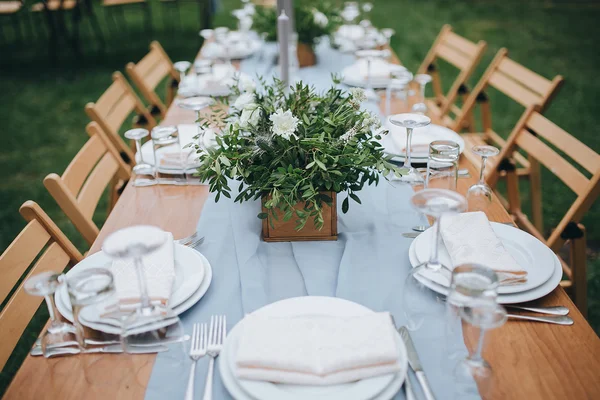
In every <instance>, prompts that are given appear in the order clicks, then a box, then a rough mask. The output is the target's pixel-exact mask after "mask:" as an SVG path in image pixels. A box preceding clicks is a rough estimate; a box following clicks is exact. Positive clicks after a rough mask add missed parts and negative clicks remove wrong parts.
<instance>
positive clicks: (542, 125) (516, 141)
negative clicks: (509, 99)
mask: <svg viewBox="0 0 600 400" xmlns="http://www.w3.org/2000/svg"><path fill="white" fill-rule="evenodd" d="M539 109H540V107H539V106H530V107H528V108H527V110H526V111H525V113H524V114H523V116H522V117H521V119H520V120H519V122H518V123H517V125H516V126H515V129H514V130H513V132H512V133H511V135H510V136H509V138H508V139H507V141H506V145H505V146H504V147H503V148H502V150H501V152H500V155H499V159H501V160H502V159H507V158H510V156H511V154H513V152H515V151H517V150H522V151H524V152H525V153H527V154H528V156H529V157H530V158H534V159H535V160H537V162H539V163H540V164H542V165H544V166H545V167H546V168H547V169H548V170H550V172H552V173H553V174H554V175H555V176H556V177H557V178H558V179H560V180H561V181H562V182H563V183H564V184H565V185H566V186H568V187H569V188H570V189H571V190H572V191H573V192H574V193H575V194H576V195H577V198H576V200H575V202H574V203H573V205H572V206H571V207H570V208H569V210H568V211H567V213H566V214H565V216H564V217H563V218H562V220H561V221H560V222H559V224H558V225H557V226H556V228H555V229H554V230H553V231H552V233H551V234H550V236H549V237H548V239H547V240H546V239H545V238H544V236H543V233H542V232H539V231H538V230H537V229H536V228H535V227H534V225H533V224H531V223H530V222H528V221H527V219H526V218H525V217H524V216H523V214H522V212H521V205H520V204H514V201H511V196H509V210H511V212H513V214H515V215H516V216H517V218H521V221H518V222H521V223H522V225H523V227H524V228H525V229H526V230H527V231H529V232H530V233H531V234H533V235H534V236H536V237H538V238H540V239H541V240H545V241H546V243H547V244H548V246H549V247H550V248H551V249H552V250H554V251H558V250H559V249H560V248H561V247H562V245H563V244H564V242H565V240H564V239H563V238H562V237H561V235H563V233H564V232H565V229H567V227H568V225H569V224H570V223H579V222H580V221H581V219H582V217H583V216H584V214H585V213H586V212H587V211H588V210H589V208H590V207H591V205H592V204H593V202H594V201H595V200H596V199H597V198H598V195H599V194H600V155H599V154H598V153H596V152H595V151H594V150H592V149H590V148H589V147H588V146H586V145H585V144H583V143H582V142H580V141H579V140H577V139H576V138H575V137H573V136H572V135H570V134H569V133H568V132H566V131H564V130H563V129H561V128H560V127H558V126H557V125H555V124H554V123H553V122H551V121H550V120H549V119H547V118H546V117H544V116H543V115H541V114H540V113H539V112H538V110H539ZM554 148H556V149H560V151H561V152H562V153H563V154H565V155H566V156H567V157H569V158H570V159H572V160H573V161H574V162H575V163H576V164H578V165H579V167H580V169H583V170H585V171H587V172H589V174H590V175H591V177H590V178H588V177H586V176H585V175H584V174H583V173H582V172H580V169H578V168H577V167H576V166H575V165H573V163H571V162H569V161H568V160H567V159H565V157H563V156H562V155H560V154H559V153H558V152H557V151H555V150H554ZM498 176H499V171H494V172H493V173H492V174H490V175H489V176H488V178H487V180H488V183H489V184H490V185H491V186H493V185H495V184H496V182H497V180H498ZM513 182H514V185H515V186H517V187H514V188H509V190H516V191H518V180H514V181H513ZM507 184H510V183H509V182H507ZM538 206H539V207H541V204H539V205H538ZM514 211H516V212H514Z"/></svg>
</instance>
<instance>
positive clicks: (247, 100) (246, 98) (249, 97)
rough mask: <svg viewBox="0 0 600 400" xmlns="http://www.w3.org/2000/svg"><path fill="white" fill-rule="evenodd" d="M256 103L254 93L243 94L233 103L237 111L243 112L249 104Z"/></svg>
mask: <svg viewBox="0 0 600 400" xmlns="http://www.w3.org/2000/svg"><path fill="white" fill-rule="evenodd" d="M252 103H254V93H243V94H242V95H240V97H238V98H237V99H236V100H235V102H234V103H233V108H235V109H236V110H242V109H244V107H246V106H247V105H248V104H252Z"/></svg>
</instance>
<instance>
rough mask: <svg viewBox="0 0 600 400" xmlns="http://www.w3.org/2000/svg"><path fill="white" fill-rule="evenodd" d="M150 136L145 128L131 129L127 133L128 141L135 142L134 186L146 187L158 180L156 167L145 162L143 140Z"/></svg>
mask: <svg viewBox="0 0 600 400" xmlns="http://www.w3.org/2000/svg"><path fill="white" fill-rule="evenodd" d="M149 134H150V133H149V132H148V130H147V129H144V128H134V129H129V130H128V131H126V132H125V137H126V138H127V139H129V140H134V141H135V149H136V155H135V159H136V164H135V166H134V167H133V173H134V174H135V180H134V181H133V184H134V186H146V185H148V184H149V183H151V182H154V180H155V179H156V175H155V171H154V167H153V166H152V165H150V164H148V163H147V162H146V160H144V153H143V152H142V139H143V138H145V137H146V136H148V135H149Z"/></svg>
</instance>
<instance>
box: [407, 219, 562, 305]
mask: <svg viewBox="0 0 600 400" xmlns="http://www.w3.org/2000/svg"><path fill="white" fill-rule="evenodd" d="M491 225H492V229H493V230H494V233H495V234H496V236H497V237H498V238H499V239H500V241H501V242H502V244H503V245H504V247H505V248H506V251H508V253H509V254H510V255H511V256H513V258H514V259H515V261H516V262H517V264H519V265H520V266H521V268H524V269H525V271H527V282H525V283H523V284H519V285H505V286H500V287H499V288H498V293H501V294H505V293H518V292H525V291H527V290H531V289H535V288H536V287H538V286H541V285H542V284H543V283H544V282H546V281H547V280H548V279H550V277H551V276H552V273H553V272H554V253H553V252H552V251H551V250H550V249H549V248H548V247H547V246H546V245H545V244H544V243H542V242H540V241H539V240H538V239H536V238H535V237H533V236H532V235H530V234H529V233H527V232H525V231H522V230H520V229H518V228H515V227H513V226H509V225H505V224H499V223H497V222H491ZM432 237H433V230H432V229H431V228H429V229H427V230H426V231H425V232H423V233H422V234H420V235H419V236H417V238H416V239H415V240H414V245H415V255H416V256H417V260H418V261H419V262H425V261H426V260H428V259H429V254H430V248H431V241H432ZM438 250H439V258H440V262H441V263H442V264H444V265H446V266H448V267H450V266H452V260H451V259H450V254H448V250H447V249H446V246H444V242H443V240H440V243H439V249H438ZM425 277H426V278H428V279H430V280H432V281H434V282H435V283H438V284H440V285H442V286H446V287H448V286H450V282H448V281H447V280H446V279H445V278H444V277H443V276H442V275H441V274H428V275H425Z"/></svg>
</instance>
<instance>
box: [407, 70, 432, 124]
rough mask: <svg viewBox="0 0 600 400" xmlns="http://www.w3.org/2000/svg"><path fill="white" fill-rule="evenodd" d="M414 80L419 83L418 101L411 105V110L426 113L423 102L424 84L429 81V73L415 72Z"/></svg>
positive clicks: (425, 106)
mask: <svg viewBox="0 0 600 400" xmlns="http://www.w3.org/2000/svg"><path fill="white" fill-rule="evenodd" d="M415 82H417V83H418V84H419V90H420V91H419V102H418V103H416V104H414V105H413V106H412V111H413V112H416V113H421V114H425V113H427V104H425V86H427V84H428V83H429V82H431V75H427V74H417V75H415Z"/></svg>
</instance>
